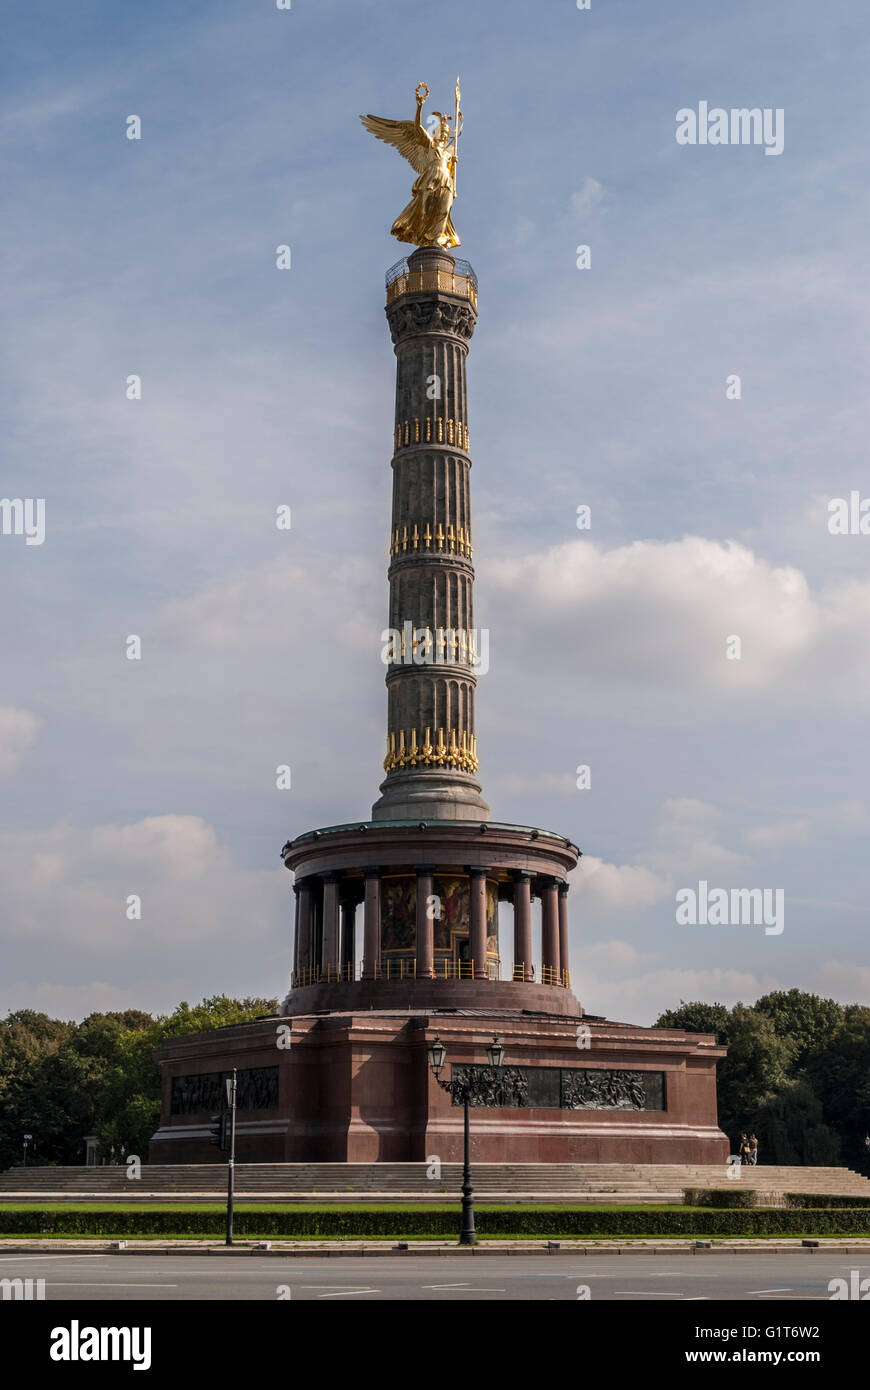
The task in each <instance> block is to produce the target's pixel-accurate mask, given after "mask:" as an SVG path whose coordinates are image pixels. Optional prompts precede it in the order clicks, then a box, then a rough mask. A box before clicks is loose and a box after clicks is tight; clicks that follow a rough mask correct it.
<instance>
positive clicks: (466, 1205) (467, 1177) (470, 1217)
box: [429, 1033, 504, 1245]
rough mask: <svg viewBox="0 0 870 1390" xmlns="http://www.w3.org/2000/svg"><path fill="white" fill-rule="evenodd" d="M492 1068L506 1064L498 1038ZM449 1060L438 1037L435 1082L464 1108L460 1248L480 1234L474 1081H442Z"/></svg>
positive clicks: (433, 1054) (433, 1052)
mask: <svg viewBox="0 0 870 1390" xmlns="http://www.w3.org/2000/svg"><path fill="white" fill-rule="evenodd" d="M486 1055H487V1057H488V1058H489V1065H490V1066H491V1067H500V1066H501V1064H502V1062H503V1061H504V1048H503V1047H502V1045H501V1040H500V1039H499V1037H498V1035H496V1036H495V1037H494V1038H493V1040H492V1042H491V1043H490V1045H489V1047H488V1048H487V1050H486ZM446 1057H447V1048H446V1047H445V1046H444V1044H443V1042H442V1041H441V1039H440V1038H439V1036H438V1034H437V1033H436V1034H435V1037H434V1039H433V1041H432V1045H431V1047H430V1048H429V1066H430V1067H431V1068H432V1071H433V1074H434V1076H435V1080H436V1081H437V1082H438V1085H439V1086H440V1087H441V1089H442V1090H443V1091H449V1092H450V1094H451V1096H452V1097H453V1098H454V1100H457V1099H458V1100H461V1101H462V1104H463V1107H464V1111H465V1114H464V1141H465V1142H464V1149H463V1163H462V1224H461V1226H460V1229H459V1244H460V1245H476V1244H477V1232H476V1231H475V1229H474V1189H473V1188H472V1186H471V1131H470V1127H469V1118H468V1112H469V1108H470V1105H471V1077H470V1074H469V1073H468V1072H466V1076H465V1079H464V1080H462V1081H452V1080H451V1081H442V1080H441V1077H440V1075H439V1072H440V1071H441V1068H442V1067H443V1066H444V1061H445V1059H446Z"/></svg>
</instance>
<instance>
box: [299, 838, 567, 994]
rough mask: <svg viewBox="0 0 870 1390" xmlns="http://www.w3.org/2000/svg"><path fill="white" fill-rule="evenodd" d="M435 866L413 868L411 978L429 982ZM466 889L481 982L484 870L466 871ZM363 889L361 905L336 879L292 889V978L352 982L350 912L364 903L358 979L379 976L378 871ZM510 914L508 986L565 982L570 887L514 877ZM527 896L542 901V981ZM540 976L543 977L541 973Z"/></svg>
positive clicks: (368, 874)
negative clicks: (413, 963) (318, 901)
mask: <svg viewBox="0 0 870 1390" xmlns="http://www.w3.org/2000/svg"><path fill="white" fill-rule="evenodd" d="M435 867H436V866H435V865H434V864H418V865H416V866H415V873H416V876H417V914H416V922H415V926H416V974H417V976H418V977H419V978H421V979H431V978H432V977H433V976H434V974H435V949H434V945H435V920H434V914H433V913H432V911H431V909H430V903H431V901H432V899H433V898H434V896H435V878H434V874H435ZM467 872H468V876H469V880H470V885H469V908H470V921H469V957H470V959H471V960H472V961H473V962H474V977H475V978H476V979H486V978H487V974H488V970H487V917H486V885H487V876H488V875H489V874H491V872H492V870H491V869H489V868H484V867H478V866H472V867H471V868H469V869H468V870H467ZM364 875H365V889H364V893H363V895H362V898H361V899H360V897H359V894H358V890H355V892H356V896H350V894H349V892H348V890H347V887H346V885H345V888H344V891H343V890H342V875H341V873H338V872H336V873H325V874H322V875H319V876H318V875H313V876H312V877H310V878H302V879H299V880H297V882H296V883H295V884H294V893H295V895H296V930H295V941H294V951H293V967H294V970H295V972H296V975H297V977H298V978H301V979H302V980H303V981H304V980H305V977H306V974H307V975H309V976H310V975H311V974H312V973H316V972H317V970H318V968H319V972H320V974H321V975H322V976H323V977H329V976H332V978H339V977H340V975H341V974H343V975H344V977H345V978H350V979H353V978H354V977H355V974H356V962H355V960H354V942H355V937H354V927H355V922H356V906H357V902H358V901H362V903H363V932H362V957H363V963H362V975H363V979H369V980H371V979H375V978H377V976H378V974H379V969H378V967H379V965H380V955H381V876H382V870H381V869H380V868H367V869H365V870H364ZM318 878H319V881H320V883H321V884H322V917H321V934H320V940H321V949H320V959H319V960H318V959H317V954H318V953H317V912H316V910H315V903H316V899H317V892H318ZM512 878H513V893H512V905H513V912H514V933H513V937H514V941H513V947H514V960H513V970H512V978H513V979H514V980H515V981H520V982H521V981H523V980H528V981H531V980H534V978H535V976H536V975H538V978H539V979H543V980H544V982H545V983H548V984H555V983H557V982H561V983H564V984H567V982H568V892H569V886H568V884H567V883H565V882H564V881H562V880H559V879H555V878H536V877H535V875H534V874H532V873H529V872H528V871H526V870H524V869H515V870H513V871H512ZM533 892H534V893H535V895H536V896H539V897H540V899H541V965H542V967H543V969H542V970H541V972H540V974H538V972H537V971H536V970H535V967H534V962H533V960H532V912H531V900H532V895H533ZM545 971H546V974H545V973H544V972H545Z"/></svg>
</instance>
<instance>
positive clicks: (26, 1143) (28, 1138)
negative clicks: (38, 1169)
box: [24, 1134, 33, 1168]
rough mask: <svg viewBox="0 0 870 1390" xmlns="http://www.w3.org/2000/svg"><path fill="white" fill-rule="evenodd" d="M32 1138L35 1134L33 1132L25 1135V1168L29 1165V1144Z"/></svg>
mask: <svg viewBox="0 0 870 1390" xmlns="http://www.w3.org/2000/svg"><path fill="white" fill-rule="evenodd" d="M32 1139H33V1135H32V1134H25V1136H24V1167H25V1168H26V1167H27V1145H28V1144H29V1143H30V1142H31V1140H32Z"/></svg>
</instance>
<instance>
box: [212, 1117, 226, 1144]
mask: <svg viewBox="0 0 870 1390" xmlns="http://www.w3.org/2000/svg"><path fill="white" fill-rule="evenodd" d="M209 1135H210V1138H209V1141H208V1142H209V1143H210V1144H214V1146H215V1148H218V1149H226V1147H227V1115H226V1111H224V1113H223V1114H222V1115H212V1117H211V1124H210V1125H209Z"/></svg>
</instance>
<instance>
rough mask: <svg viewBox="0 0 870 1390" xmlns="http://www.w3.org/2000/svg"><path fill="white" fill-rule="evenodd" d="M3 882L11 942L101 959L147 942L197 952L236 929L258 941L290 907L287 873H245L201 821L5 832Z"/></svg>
mask: <svg viewBox="0 0 870 1390" xmlns="http://www.w3.org/2000/svg"><path fill="white" fill-rule="evenodd" d="M0 881H2V882H3V885H4V903H3V938H4V939H5V940H6V941H7V942H12V941H16V940H17V941H33V942H36V941H42V942H50V943H51V944H52V945H57V946H61V947H65V946H72V947H75V949H76V950H77V951H79V952H86V953H91V954H96V955H99V956H101V957H103V958H106V957H116V956H123V955H124V954H125V953H127V952H130V951H133V950H137V949H140V947H141V945H142V943H147V946H148V950H149V951H157V952H165V951H167V950H169V949H171V950H173V951H174V952H175V953H177V954H178V955H181V954H183V953H184V952H185V951H186V949H187V948H188V947H191V948H195V950H196V951H197V952H199V953H201V952H202V951H203V950H204V949H205V948H206V947H208V946H214V945H216V944H217V943H225V944H226V943H230V942H233V941H235V940H237V939H238V936H239V933H240V932H243V933H244V936H245V939H246V941H249V942H250V943H251V944H253V943H255V942H257V941H260V940H262V939H264V938H265V937H266V936H267V935H268V933H269V931H270V930H271V929H272V928H273V926H274V923H275V921H276V920H277V918H278V916H279V914H280V913H281V912H284V913H287V912H288V911H289V908H288V905H287V899H288V894H289V885H290V881H289V876H288V875H287V874H286V871H285V870H284V869H283V868H280V869H275V870H273V871H265V870H251V869H245V868H242V867H241V866H240V865H239V864H238V863H237V862H236V860H235V859H234V857H233V855H232V853H231V851H230V850H229V849H228V848H227V847H226V846H223V845H221V844H219V843H218V840H217V836H216V834H215V832H214V829H213V828H212V826H210V825H209V824H208V823H207V822H206V821H204V820H202V819H201V818H200V817H199V816H185V815H165V816H149V817H147V818H145V819H144V820H141V821H138V822H136V823H135V824H133V825H102V826H96V827H94V828H92V829H80V828H77V827H75V826H72V825H57V826H53V827H51V828H49V829H46V830H26V831H7V832H4V833H0ZM132 895H136V896H138V897H139V898H140V899H141V903H142V916H141V920H138V921H137V920H128V918H127V915H126V914H127V899H128V897H130V896H132ZM288 920H289V919H288ZM46 967H47V968H50V960H47V961H46Z"/></svg>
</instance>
